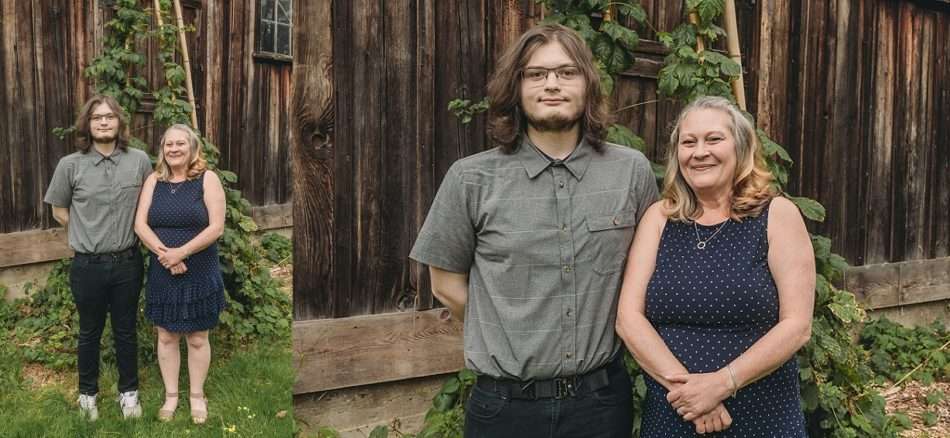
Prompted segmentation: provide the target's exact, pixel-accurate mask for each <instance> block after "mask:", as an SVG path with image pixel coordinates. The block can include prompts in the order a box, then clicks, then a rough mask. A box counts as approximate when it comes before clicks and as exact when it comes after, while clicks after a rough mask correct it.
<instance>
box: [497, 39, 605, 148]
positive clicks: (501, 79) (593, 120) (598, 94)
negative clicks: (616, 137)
mask: <svg viewBox="0 0 950 438" xmlns="http://www.w3.org/2000/svg"><path fill="white" fill-rule="evenodd" d="M550 42H557V43H559V44H560V45H561V47H562V48H564V52H566V53H567V56H568V57H570V58H571V59H572V60H573V61H574V63H575V64H577V67H578V68H579V69H580V71H581V73H582V74H583V75H584V80H585V81H586V82H587V96H586V99H585V108H584V114H583V116H582V117H581V134H582V135H583V136H584V139H585V140H586V141H587V143H588V144H590V145H591V146H593V147H594V149H595V150H597V151H602V150H603V148H604V138H606V136H607V127H608V126H609V125H610V112H609V110H608V107H607V99H606V96H604V92H603V90H602V89H601V86H600V75H599V74H598V72H597V68H596V67H595V66H594V56H593V54H591V51H590V48H589V47H587V44H585V43H584V41H583V40H582V39H581V37H580V35H578V34H577V33H576V32H574V31H573V30H571V29H569V28H567V27H564V26H562V25H559V24H544V25H540V26H535V27H533V28H531V29H530V30H528V31H527V32H525V33H524V35H522V36H521V38H520V39H519V40H518V42H517V43H515V44H514V45H512V46H511V47H509V48H508V50H507V51H506V52H505V54H504V55H502V57H501V59H499V61H498V65H497V67H496V69H495V72H494V73H493V74H492V76H491V79H490V80H489V81H488V99H489V102H490V104H489V107H488V135H489V137H490V138H491V141H492V142H494V143H495V144H497V145H498V146H501V149H502V151H504V152H505V153H512V152H514V151H515V150H516V149H518V146H519V145H520V140H521V135H523V133H524V130H525V129H526V123H527V119H526V117H525V114H524V110H523V109H522V108H521V72H522V69H524V67H525V65H526V64H527V63H528V60H529V59H530V58H531V55H533V54H534V52H535V50H537V49H538V47H541V46H543V45H545V44H547V43H550Z"/></svg>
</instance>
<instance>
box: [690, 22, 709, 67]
mask: <svg viewBox="0 0 950 438" xmlns="http://www.w3.org/2000/svg"><path fill="white" fill-rule="evenodd" d="M689 23H690V24H692V25H693V26H699V14H697V13H696V12H695V11H689ZM705 50H706V45H705V44H703V37H702V36H700V35H696V54H697V55H701V54H702V53H703V52H704V51H705ZM700 62H702V61H701V60H700Z"/></svg>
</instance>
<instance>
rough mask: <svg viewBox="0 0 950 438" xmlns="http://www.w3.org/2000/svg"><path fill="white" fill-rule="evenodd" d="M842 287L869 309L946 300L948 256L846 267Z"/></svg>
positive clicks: (949, 291) (949, 282)
mask: <svg viewBox="0 0 950 438" xmlns="http://www.w3.org/2000/svg"><path fill="white" fill-rule="evenodd" d="M845 288H846V289H847V290H849V291H851V292H852V293H854V294H855V295H856V296H857V297H858V299H859V300H860V301H862V302H863V303H864V304H865V305H866V306H867V307H868V308H869V309H886V308H890V307H900V306H906V305H911V304H921V303H930V302H934V301H941V300H947V299H950V257H943V258H936V259H929V260H913V261H908V262H899V263H882V264H878V265H866V266H858V267H854V268H850V269H848V270H847V271H846V272H845Z"/></svg>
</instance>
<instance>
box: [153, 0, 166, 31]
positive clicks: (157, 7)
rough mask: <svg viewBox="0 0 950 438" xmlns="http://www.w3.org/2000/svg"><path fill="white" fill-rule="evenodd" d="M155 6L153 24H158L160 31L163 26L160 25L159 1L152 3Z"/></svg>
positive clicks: (160, 7) (160, 9)
mask: <svg viewBox="0 0 950 438" xmlns="http://www.w3.org/2000/svg"><path fill="white" fill-rule="evenodd" d="M152 3H154V4H155V22H156V23H158V28H159V29H161V28H162V26H164V24H162V4H161V3H160V2H159V0H155V1H154V2H152Z"/></svg>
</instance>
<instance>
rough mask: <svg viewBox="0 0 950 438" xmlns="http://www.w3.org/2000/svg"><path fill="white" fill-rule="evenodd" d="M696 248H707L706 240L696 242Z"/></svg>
mask: <svg viewBox="0 0 950 438" xmlns="http://www.w3.org/2000/svg"><path fill="white" fill-rule="evenodd" d="M696 249H706V242H696Z"/></svg>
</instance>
